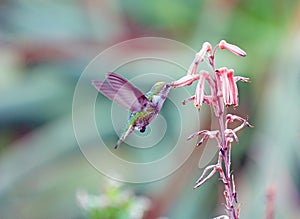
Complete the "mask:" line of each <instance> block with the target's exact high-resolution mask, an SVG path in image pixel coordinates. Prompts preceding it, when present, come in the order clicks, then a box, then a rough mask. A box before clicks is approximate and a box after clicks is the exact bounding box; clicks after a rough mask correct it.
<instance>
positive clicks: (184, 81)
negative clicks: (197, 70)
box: [172, 74, 200, 88]
mask: <svg viewBox="0 0 300 219" xmlns="http://www.w3.org/2000/svg"><path fill="white" fill-rule="evenodd" d="M199 77H200V75H199V74H193V75H186V76H183V77H182V78H180V79H178V80H177V81H175V82H173V83H172V86H173V87H174V88H177V87H184V86H189V85H191V84H192V83H193V82H194V81H196V80H198V79H199Z"/></svg>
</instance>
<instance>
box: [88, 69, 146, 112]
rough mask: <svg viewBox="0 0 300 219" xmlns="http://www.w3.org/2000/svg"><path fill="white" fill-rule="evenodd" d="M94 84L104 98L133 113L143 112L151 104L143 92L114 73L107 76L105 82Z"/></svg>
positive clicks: (94, 81)
mask: <svg viewBox="0 0 300 219" xmlns="http://www.w3.org/2000/svg"><path fill="white" fill-rule="evenodd" d="M92 84H93V85H94V87H95V88H96V89H97V90H98V91H99V92H100V93H102V94H103V95H104V96H106V97H107V98H109V99H111V100H112V101H114V102H116V103H118V104H119V105H121V106H123V107H125V108H126V109H129V110H130V111H131V112H138V111H141V110H142V108H143V107H144V105H145V104H147V103H148V102H149V100H148V99H147V97H146V96H145V95H144V94H143V93H142V91H140V90H139V89H138V88H136V87H135V86H133V85H132V84H131V83H130V82H128V81H127V80H126V79H124V78H122V77H121V76H120V75H118V74H116V73H113V72H109V73H108V74H107V78H106V79H105V81H99V80H93V81H92Z"/></svg>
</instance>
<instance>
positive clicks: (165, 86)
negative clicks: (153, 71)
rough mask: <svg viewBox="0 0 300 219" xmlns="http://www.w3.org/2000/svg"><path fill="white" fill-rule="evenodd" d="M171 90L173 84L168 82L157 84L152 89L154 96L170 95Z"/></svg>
mask: <svg viewBox="0 0 300 219" xmlns="http://www.w3.org/2000/svg"><path fill="white" fill-rule="evenodd" d="M170 88H171V84H170V83H167V82H156V83H155V84H154V85H153V87H152V88H151V91H150V92H151V94H152V95H159V94H160V93H161V92H163V93H168V92H169V90H170Z"/></svg>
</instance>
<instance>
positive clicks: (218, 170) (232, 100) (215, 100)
mask: <svg viewBox="0 0 300 219" xmlns="http://www.w3.org/2000/svg"><path fill="white" fill-rule="evenodd" d="M217 49H221V50H228V51H230V52H232V53H233V54H235V55H237V56H241V57H245V56H246V52H245V51H243V50H242V49H241V48H239V47H237V46H235V45H232V44H229V43H227V42H226V41H225V40H221V41H220V43H219V44H218V45H217V46H215V47H214V49H212V46H211V45H210V43H208V42H205V43H204V44H203V46H202V48H201V50H200V51H199V52H198V53H196V55H195V59H194V61H193V63H192V64H191V66H190V68H189V69H188V72H187V75H186V76H183V77H182V78H180V79H179V80H177V81H175V82H173V83H172V86H173V87H174V88H178V87H184V86H189V85H191V84H192V83H193V82H194V81H197V82H198V83H197V85H196V90H195V95H193V96H191V97H189V98H187V99H186V100H184V101H183V104H186V102H188V101H193V102H194V106H195V107H196V108H197V109H200V107H201V105H202V104H203V103H205V104H208V105H209V106H211V107H212V108H213V111H214V114H215V116H216V117H217V119H218V122H219V129H218V130H201V131H199V132H196V133H194V134H192V135H190V136H189V137H188V140H189V139H191V138H193V137H195V136H200V137H201V138H200V141H199V142H198V143H197V145H196V146H197V147H198V146H201V145H202V144H203V143H204V142H205V141H206V140H207V139H214V140H216V142H217V146H218V148H219V156H218V161H217V163H216V164H213V165H209V166H207V167H206V168H205V169H204V171H203V173H202V175H201V176H200V177H199V179H198V180H197V181H196V184H195V186H194V189H196V188H198V187H200V186H201V185H203V184H204V183H205V182H207V181H208V180H209V179H210V178H211V177H212V176H214V175H215V174H219V176H220V178H221V181H222V182H223V184H224V198H225V207H226V209H225V210H226V213H227V215H221V216H219V217H216V218H230V219H238V218H239V213H240V204H239V203H238V199H237V192H236V186H235V182H234V175H233V174H232V171H231V148H232V143H233V142H234V141H235V142H238V141H239V139H238V136H237V132H238V131H240V130H241V129H242V128H243V127H245V126H247V127H250V128H251V127H252V126H251V125H250V124H249V122H248V119H247V118H246V119H244V118H242V117H239V116H237V115H232V114H226V112H225V107H229V106H233V107H237V106H238V88H237V82H238V81H242V82H249V78H245V77H241V76H235V75H234V73H235V72H234V70H233V69H228V68H226V67H221V68H218V69H216V68H215V60H214V59H215V54H216V51H217ZM205 59H207V60H208V62H209V64H210V66H211V68H212V74H211V73H209V72H207V71H204V70H200V71H199V72H197V70H198V65H199V63H200V62H203V61H204V60H205ZM205 82H207V83H208V85H209V87H210V93H209V94H205V92H204V84H205ZM232 122H238V123H240V124H239V125H238V126H236V127H235V128H230V127H229V124H230V123H232Z"/></svg>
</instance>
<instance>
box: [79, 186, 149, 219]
mask: <svg viewBox="0 0 300 219" xmlns="http://www.w3.org/2000/svg"><path fill="white" fill-rule="evenodd" d="M120 187H121V185H118V184H116V183H114V184H113V183H110V185H107V188H106V191H105V193H104V194H101V195H99V196H94V195H88V194H86V193H85V192H78V193H77V201H78V202H79V205H80V206H81V208H83V209H84V210H85V211H86V213H87V218H91V219H106V218H115V219H128V218H131V219H142V218H143V215H144V211H145V210H147V209H148V208H149V205H150V203H149V200H147V199H146V198H144V197H136V196H134V195H133V194H132V192H131V191H129V190H127V191H126V190H123V189H121V188H120Z"/></svg>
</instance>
